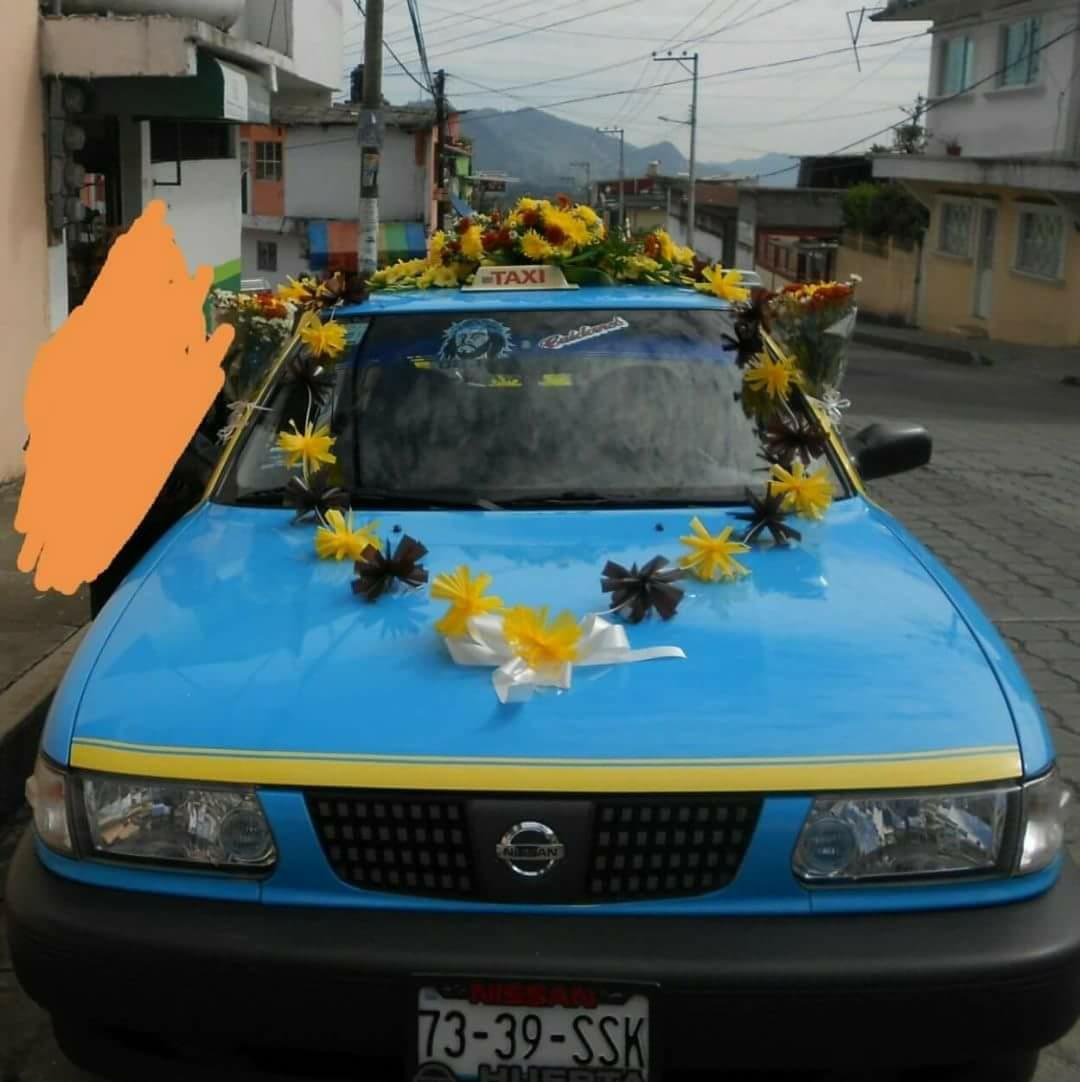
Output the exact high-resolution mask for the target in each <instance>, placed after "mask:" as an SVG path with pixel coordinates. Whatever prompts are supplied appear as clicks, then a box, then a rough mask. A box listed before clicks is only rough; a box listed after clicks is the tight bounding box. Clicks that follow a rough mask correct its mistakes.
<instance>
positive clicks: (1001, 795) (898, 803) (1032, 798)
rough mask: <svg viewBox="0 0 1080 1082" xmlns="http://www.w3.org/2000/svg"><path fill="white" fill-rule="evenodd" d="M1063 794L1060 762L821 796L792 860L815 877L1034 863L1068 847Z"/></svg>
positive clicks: (1041, 864) (1015, 867)
mask: <svg viewBox="0 0 1080 1082" xmlns="http://www.w3.org/2000/svg"><path fill="white" fill-rule="evenodd" d="M1066 797H1067V790H1066V789H1065V786H1064V784H1063V783H1062V781H1061V779H1060V776H1059V775H1058V772H1057V770H1056V769H1054V770H1051V771H1050V772H1049V773H1047V774H1045V775H1043V776H1042V777H1040V778H1037V779H1035V780H1034V781H1031V782H1027V783H1026V784H1024V785H1014V784H1006V785H1000V786H993V787H981V788H978V789H949V790H941V791H939V792H894V793H850V794H844V795H836V796H821V797H818V798H816V799H815V800H814V803H813V805H812V806H811V808H810V813H809V814H808V815H807V817H806V822H805V823H804V824H803V828H802V831H801V833H800V835H799V840H798V843H797V844H796V846H795V855H794V858H793V860H792V867H793V869H794V871H795V874H796V875H797V876H798V877H799V878H800V879H802V880H804V881H806V882H808V883H829V882H852V881H857V880H879V879H887V878H916V877H920V876H931V877H932V876H945V875H961V874H964V873H972V872H995V871H996V872H999V873H1001V874H1006V875H1007V874H1010V873H1016V874H1027V873H1030V872H1035V871H1038V870H1039V869H1041V868H1045V867H1046V866H1047V865H1049V864H1050V863H1051V862H1052V861H1053V860H1054V858H1055V857H1056V856H1057V854H1058V853H1059V852H1060V850H1061V846H1062V843H1063V840H1064V836H1065V804H1066Z"/></svg>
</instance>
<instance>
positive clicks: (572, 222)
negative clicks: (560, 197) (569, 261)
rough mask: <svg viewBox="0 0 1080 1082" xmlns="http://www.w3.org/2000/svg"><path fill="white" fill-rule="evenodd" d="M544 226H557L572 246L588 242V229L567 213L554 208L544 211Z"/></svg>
mask: <svg viewBox="0 0 1080 1082" xmlns="http://www.w3.org/2000/svg"><path fill="white" fill-rule="evenodd" d="M544 225H545V226H551V225H554V226H557V227H558V228H559V229H561V230H562V231H563V233H564V234H565V236H566V239H567V240H568V241H572V242H573V244H574V245H581V244H587V243H588V241H589V227H588V226H587V225H586V224H585V223H584V222H583V221H582V220H581V219H580V218H577V217H575V216H574V215H573V214H571V213H569V211H565V210H558V209H557V208H556V207H551V208H550V209H545V211H544ZM566 247H569V245H567V246H566Z"/></svg>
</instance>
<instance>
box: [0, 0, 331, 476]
mask: <svg viewBox="0 0 1080 1082" xmlns="http://www.w3.org/2000/svg"><path fill="white" fill-rule="evenodd" d="M342 2H343V0H49V2H48V3H41V2H39V0H7V2H6V3H5V4H4V14H5V16H6V19H5V25H4V30H5V33H4V35H3V37H2V42H0V131H3V132H4V134H5V137H6V139H5V154H4V155H3V156H0V157H2V160H0V220H2V224H0V244H2V246H3V250H4V252H5V253H6V258H5V260H4V267H3V270H0V275H2V276H4V280H3V282H2V284H3V286H4V287H5V289H4V292H5V295H6V296H8V297H13V296H18V297H20V298H23V299H24V301H23V302H22V303H20V304H17V305H13V304H8V305H6V306H5V312H4V315H3V316H2V317H0V332H2V333H3V334H4V341H5V347H6V348H5V356H4V360H3V362H2V363H0V480H4V479H7V478H10V477H13V476H17V475H18V474H19V473H21V472H22V468H23V466H22V447H23V444H24V443H25V440H26V431H25V429H24V426H23V420H22V397H23V389H24V386H25V381H26V376H27V373H28V372H29V369H30V365H31V363H32V361H33V358H34V355H35V353H36V350H37V348H38V346H39V345H40V344H41V342H42V341H43V340H44V339H45V338H46V336H47V335H48V334H49V333H50V331H52V330H54V329H55V328H56V327H58V326H59V325H60V323H62V322H63V320H64V319H65V318H66V316H67V314H68V311H69V309H70V307H72V306H74V305H76V304H78V303H80V302H81V301H82V299H83V298H84V297H85V295H86V293H87V292H88V290H89V288H90V286H91V285H92V283H93V280H94V278H95V277H96V274H97V272H98V271H99V270H100V267H101V265H102V264H103V263H104V260H105V258H106V257H107V253H108V247H109V245H110V243H111V242H112V241H113V240H114V239H115V237H116V236H117V235H119V234H120V233H122V232H123V231H124V229H126V228H127V227H128V226H130V224H131V223H132V222H133V221H134V220H135V219H136V218H137V217H138V216H139V215H140V214H141V213H142V210H143V208H144V207H145V206H146V205H147V204H148V203H149V202H150V201H152V200H154V199H163V200H164V201H165V202H166V204H167V205H168V208H169V215H168V220H169V223H170V224H171V225H172V226H173V228H174V229H175V231H176V235H177V240H178V242H179V244H180V247H181V248H182V249H183V251H184V255H185V257H186V259H187V262H188V265H189V267H190V268H191V269H192V270H193V269H194V268H195V266H197V265H200V264H209V265H210V266H211V267H213V269H214V279H215V283H216V284H218V285H221V286H235V285H238V284H239V280H240V268H241V227H242V211H241V162H240V154H239V139H238V133H237V126H238V125H239V124H241V123H256V122H263V121H268V120H269V119H270V108H271V102H272V101H301V102H328V101H329V99H330V95H331V93H332V92H334V91H335V90H336V89H337V87H338V85H339V83H340V77H341V71H342V28H343V27H342ZM43 132H44V133H45V137H46V138H45V142H46V148H45V153H44V155H43V153H42V133H43ZM65 132H66V133H69V134H70V133H72V132H81V136H78V137H77V138H70V139H69V140H68V144H67V145H65V143H64V138H65ZM80 143H81V145H76V144H80ZM81 170H85V172H86V174H87V176H86V180H85V181H83V182H81V183H80V180H79V177H80V173H81Z"/></svg>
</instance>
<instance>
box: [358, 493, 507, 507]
mask: <svg viewBox="0 0 1080 1082" xmlns="http://www.w3.org/2000/svg"><path fill="white" fill-rule="evenodd" d="M349 498H350V500H351V503H352V505H353V507H359V506H368V505H374V506H380V505H382V504H389V505H391V506H392V505H395V504H400V505H403V506H405V507H430V508H438V509H442V508H455V509H456V508H462V507H471V508H476V509H478V510H481V511H498V510H499V509H500V505H499V504H497V503H495V502H494V501H492V500H486V499H484V498H483V497H482V496H471V495H469V494H468V493H461V494H460V495H456V494H454V493H452V492H417V491H416V490H414V489H410V490H408V491H405V492H391V491H389V490H388V489H383V488H358V489H354V490H353V491H352V492H350V493H349Z"/></svg>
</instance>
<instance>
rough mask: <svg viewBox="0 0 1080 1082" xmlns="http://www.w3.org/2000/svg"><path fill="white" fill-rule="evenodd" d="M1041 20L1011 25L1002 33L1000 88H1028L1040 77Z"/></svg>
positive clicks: (1034, 19)
mask: <svg viewBox="0 0 1080 1082" xmlns="http://www.w3.org/2000/svg"><path fill="white" fill-rule="evenodd" d="M1038 48H1039V18H1038V16H1035V17H1033V18H1030V19H1021V20H1020V21H1019V22H1015V23H1009V25H1008V26H1006V27H1005V28H1004V29H1003V30H1002V32H1001V75H1000V77H999V85H1000V86H1027V85H1028V84H1029V83H1033V82H1035V80H1036V79H1037V78H1038V76H1039V53H1038Z"/></svg>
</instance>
